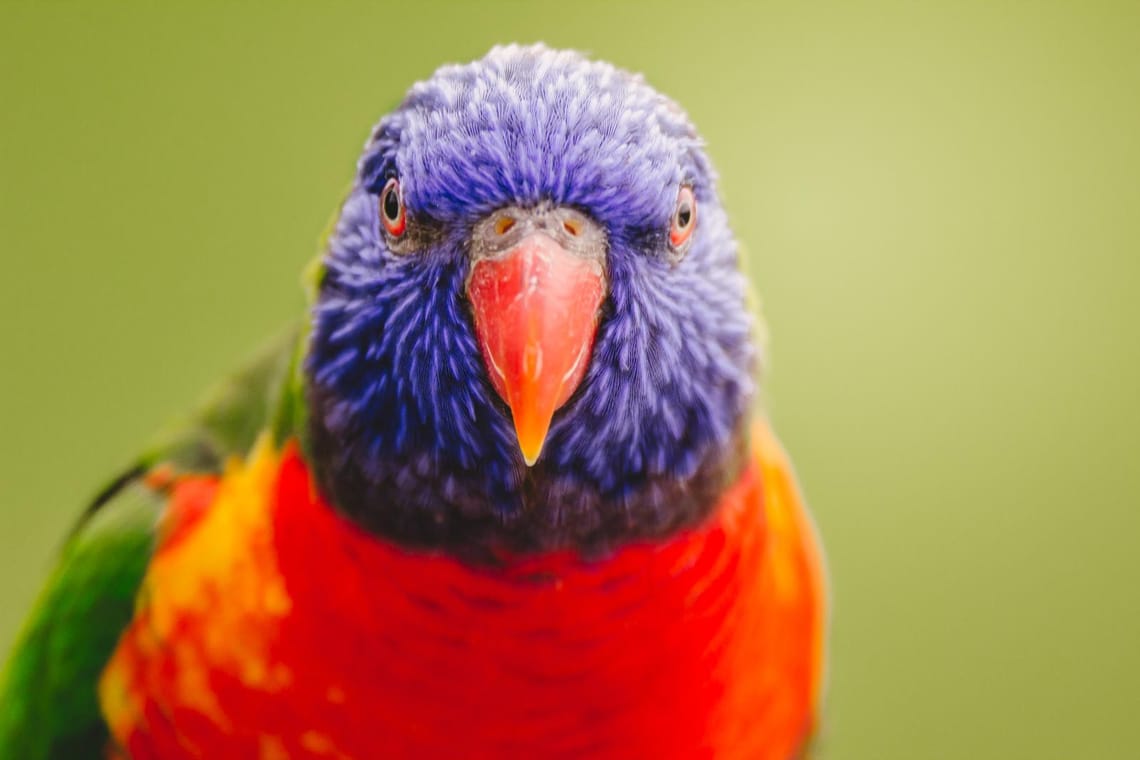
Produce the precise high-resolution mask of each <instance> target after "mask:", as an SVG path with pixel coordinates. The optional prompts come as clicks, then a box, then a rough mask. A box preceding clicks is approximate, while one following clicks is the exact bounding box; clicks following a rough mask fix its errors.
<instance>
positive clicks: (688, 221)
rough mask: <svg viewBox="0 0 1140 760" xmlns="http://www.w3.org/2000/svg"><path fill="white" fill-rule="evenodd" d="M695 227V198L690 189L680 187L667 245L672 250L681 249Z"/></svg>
mask: <svg viewBox="0 0 1140 760" xmlns="http://www.w3.org/2000/svg"><path fill="white" fill-rule="evenodd" d="M696 226H697V198H696V196H695V195H693V189H692V188H691V187H688V186H686V187H682V188H681V190H680V191H679V192H678V193H677V208H676V209H675V210H674V211H673V223H672V225H671V226H670V228H669V245H671V246H673V248H674V249H679V248H683V247H684V246H685V244H686V243H688V242H689V238H690V237H691V236H692V234H693V229H694V228H695V227H696Z"/></svg>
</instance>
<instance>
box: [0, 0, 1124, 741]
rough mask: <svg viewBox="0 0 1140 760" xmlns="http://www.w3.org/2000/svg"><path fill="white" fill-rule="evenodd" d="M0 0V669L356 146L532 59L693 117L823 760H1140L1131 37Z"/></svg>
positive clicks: (765, 10) (722, 15)
mask: <svg viewBox="0 0 1140 760" xmlns="http://www.w3.org/2000/svg"><path fill="white" fill-rule="evenodd" d="M87 5H88V4H81V3H55V4H42V5H33V4H31V3H28V4H22V3H15V4H13V3H11V2H7V3H5V4H4V5H3V6H2V7H0V137H2V139H0V257H2V259H0V261H2V268H0V316H2V319H0V391H2V392H0V429H2V432H3V435H2V437H0V650H2V649H6V646H7V644H8V643H9V642H10V641H11V639H12V637H13V636H14V634H15V628H16V626H17V625H18V622H19V619H20V617H21V616H22V614H23V612H24V610H25V609H26V608H27V606H28V605H29V603H30V602H31V600H32V598H33V596H34V594H35V591H36V588H37V586H38V583H39V582H40V579H41V578H42V577H43V575H44V572H45V570H46V568H47V567H48V566H49V563H50V561H51V556H52V552H53V550H54V547H55V546H56V545H57V544H58V540H59V537H60V535H61V534H62V533H63V531H64V530H65V529H66V527H67V526H68V524H69V522H70V520H71V519H72V516H73V515H74V514H75V512H76V510H77V508H78V507H79V506H80V504H81V503H82V502H83V500H84V499H85V498H87V497H88V496H89V495H90V494H91V493H92V491H93V490H94V489H95V487H96V486H98V485H99V484H100V483H101V480H102V479H103V478H104V477H105V476H106V475H107V474H108V473H110V472H112V471H113V470H114V469H115V468H116V467H117V466H119V465H121V464H123V463H124V462H126V461H127V459H128V457H130V456H131V454H132V453H133V452H135V451H136V450H137V448H138V447H139V445H140V444H141V443H143V442H144V441H145V440H146V439H147V438H148V436H149V435H150V434H151V433H152V432H153V431H154V430H155V428H156V427H158V426H159V425H161V424H162V423H164V422H165V421H167V420H169V418H170V417H171V416H172V415H173V414H175V413H177V412H178V411H179V410H181V409H184V408H185V407H186V406H187V405H188V404H189V403H191V402H192V401H193V400H194V399H195V397H196V396H197V394H198V393H199V392H200V391H201V390H202V389H203V388H204V387H205V386H206V385H207V384H208V383H209V382H210V381H211V379H212V378H215V377H216V376H218V375H219V374H220V373H222V372H223V370H225V369H226V368H227V367H229V366H231V365H233V364H235V363H236V362H238V361H239V360H240V359H241V358H242V357H243V356H244V355H245V353H246V352H247V351H248V350H250V349H251V348H253V347H255V346H256V345H257V344H258V342H259V341H260V340H261V339H262V338H263V337H264V336H266V335H267V334H269V333H271V332H272V331H273V330H274V329H275V328H276V327H277V326H278V325H279V324H281V323H282V322H283V321H284V320H285V319H287V318H288V317H289V316H290V315H293V314H295V313H296V312H297V310H298V309H299V308H301V305H302V297H301V295H300V288H299V285H298V283H299V277H298V272H299V270H300V269H301V268H302V266H303V265H304V264H305V262H306V261H307V260H308V259H309V257H310V256H311V255H312V254H313V252H314V250H315V241H316V239H317V236H318V234H319V232H320V231H321V229H322V228H323V227H324V225H325V223H326V221H327V220H328V218H329V215H330V213H331V212H332V211H333V209H334V208H335V206H336V205H337V202H338V200H339V198H340V195H341V193H342V191H343V190H344V189H345V187H346V185H347V182H348V180H349V177H350V174H351V172H352V169H353V165H354V161H355V158H356V155H357V151H358V149H359V148H360V146H361V145H362V144H363V142H364V139H365V137H366V136H367V133H368V130H369V127H370V125H371V124H372V123H373V122H374V121H375V120H376V119H377V118H378V117H379V116H380V115H381V114H382V113H383V112H385V111H386V110H387V109H388V108H389V107H391V106H392V105H394V104H395V103H396V102H397V100H398V99H399V98H400V96H401V95H402V93H403V91H404V89H405V88H406V87H407V85H409V84H410V83H411V82H412V81H413V80H415V79H418V78H422V77H424V76H427V75H429V74H430V73H431V71H432V70H433V68H434V67H435V66H437V65H438V64H440V63H443V62H447V61H453V60H467V59H471V58H474V57H477V56H479V55H481V54H482V53H483V52H485V50H486V49H487V48H488V47H489V46H490V45H491V44H493V43H495V42H506V41H512V40H520V41H533V40H536V39H541V40H545V41H547V42H549V43H551V44H554V45H560V46H573V47H577V48H581V49H584V50H587V51H590V52H591V53H593V54H595V55H597V56H600V57H603V58H607V59H610V60H612V61H614V62H616V63H618V64H619V65H622V66H624V67H627V68H631V69H636V70H640V71H643V72H645V73H646V74H647V76H648V78H649V80H650V81H651V82H652V83H653V84H655V85H656V86H658V87H659V88H661V89H662V90H664V91H665V92H667V93H669V94H670V95H672V96H673V97H675V98H676V99H677V100H678V101H680V102H681V103H682V104H684V105H685V107H686V108H687V109H689V111H690V113H691V115H692V116H693V118H694V119H695V121H696V122H697V124H698V126H699V127H700V128H701V130H702V132H703V134H704V137H705V138H706V140H707V142H708V146H709V150H710V151H711V153H712V156H713V158H714V160H715V161H716V163H717V165H718V167H719V169H720V172H721V175H722V188H723V192H724V195H725V197H726V200H727V204H728V207H729V210H730V212H731V213H732V218H733V220H734V224H735V227H736V229H737V231H738V232H739V234H740V236H741V238H742V239H743V240H744V241H745V244H746V246H747V250H748V252H749V259H750V260H749V262H748V263H749V267H750V271H751V273H752V274H753V277H754V279H755V281H756V283H757V286H758V289H759V291H760V293H761V294H762V296H763V299H764V303H765V311H766V313H767V316H768V318H769V322H770V326H771V333H772V342H771V362H770V365H769V368H768V373H767V375H768V376H767V397H768V399H769V402H770V405H771V408H772V409H773V415H774V417H775V421H776V425H777V428H778V430H779V431H780V433H781V435H782V437H783V438H784V441H785V442H786V444H787V446H788V448H789V449H790V451H791V453H792V455H793V457H794V459H795V461H796V462H797V465H798V469H799V473H800V476H801V479H802V481H803V485H804V487H805V489H806V492H807V495H808V497H809V499H810V501H811V503H812V505H813V507H814V510H815V513H816V515H817V518H818V521H819V523H820V526H821V529H822V533H823V536H824V538H825V540H826V543H827V549H828V554H829V556H830V565H831V576H832V583H833V587H834V588H833V594H834V599H835V614H834V621H833V628H832V638H831V641H832V649H831V655H832V657H831V679H830V681H831V684H830V697H829V709H828V715H829V718H828V721H827V727H826V732H825V736H824V746H825V748H826V750H827V754H826V756H827V757H828V758H832V759H833V760H842V759H849V758H868V759H870V760H881V759H888V758H907V759H911V760H913V759H914V758H1123V757H1134V756H1136V754H1137V753H1138V752H1140V720H1138V719H1137V715H1136V710H1137V707H1138V705H1140V695H1138V694H1137V690H1138V686H1137V684H1138V680H1140V601H1138V600H1140V594H1138V591H1137V581H1138V580H1140V558H1138V556H1137V555H1138V550H1140V499H1138V493H1140V487H1138V485H1140V484H1138V482H1137V481H1138V479H1140V475H1138V473H1140V464H1138V462H1137V458H1138V455H1140V446H1138V445H1137V432H1136V431H1137V429H1138V427H1140V402H1138V399H1137V394H1138V391H1140V344H1138V338H1140V335H1138V333H1140V304H1138V302H1137V298H1138V295H1140V294H1138V288H1137V285H1138V275H1140V263H1138V257H1140V250H1138V248H1140V246H1138V243H1140V103H1138V98H1140V52H1138V51H1140V23H1138V21H1140V12H1138V11H1132V10H1129V9H1128V8H1127V6H1125V5H1123V4H1122V5H1121V6H1119V7H1118V8H1113V7H1110V6H1108V5H1103V4H1090V3H1078V2H1073V3H1071V4H1069V5H1061V4H1055V3H1013V2H997V3H995V2H970V3H960V2H955V3H944V4H943V6H944V7H941V8H938V7H936V5H935V4H934V3H907V2H900V3H894V4H878V3H875V4H867V3H849V2H840V3H834V4H826V5H825V4H818V5H816V4H807V3H754V4H750V5H741V6H739V7H731V6H729V5H719V6H715V7H710V5H709V4H702V3H698V2H695V1H693V0H689V1H688V2H670V3H668V4H664V3H663V4H658V5H633V4H620V3H618V4H615V5H611V4H602V3H597V4H595V3H589V2H573V3H557V4H549V5H537V4H535V5H530V4H522V3H507V2H496V3H479V4H475V3H472V4H468V5H457V6H455V7H451V8H447V7H442V6H435V7H428V6H422V5H419V4H416V3H410V2H408V3H401V4H398V5H391V6H381V5H378V4H377V5H356V4H350V3H347V2H334V3H322V4H320V5H318V4H316V3H313V4H311V5H309V4H299V3H288V4H281V3H275V4H272V5H271V4H260V5H255V4H252V3H236V4H231V5H233V6H236V7H227V6H222V5H216V6H215V5H206V4H201V3H199V4H195V5H194V6H192V7H187V8H183V9H171V8H163V7H160V4H149V3H148V4H139V5H138V6H137V7H130V8H127V7H125V6H122V5H120V4H117V3H116V4H114V5H115V7H114V8H106V9H103V10H94V9H91V8H88V7H86V6H87Z"/></svg>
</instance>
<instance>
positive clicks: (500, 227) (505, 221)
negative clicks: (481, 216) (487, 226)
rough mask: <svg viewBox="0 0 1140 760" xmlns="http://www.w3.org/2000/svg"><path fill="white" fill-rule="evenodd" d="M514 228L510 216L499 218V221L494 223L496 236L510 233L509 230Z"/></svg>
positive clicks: (513, 222)
mask: <svg viewBox="0 0 1140 760" xmlns="http://www.w3.org/2000/svg"><path fill="white" fill-rule="evenodd" d="M514 226H515V219H514V217H511V216H503V217H500V218H499V220H498V221H497V222H495V234H496V235H506V234H507V233H508V232H510V231H511V228H512V227H514Z"/></svg>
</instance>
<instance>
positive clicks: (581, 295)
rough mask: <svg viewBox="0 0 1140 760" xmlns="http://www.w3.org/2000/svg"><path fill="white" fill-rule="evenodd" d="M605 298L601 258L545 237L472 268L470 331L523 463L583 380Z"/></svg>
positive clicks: (534, 454) (529, 238) (537, 235)
mask: <svg viewBox="0 0 1140 760" xmlns="http://www.w3.org/2000/svg"><path fill="white" fill-rule="evenodd" d="M604 295H605V276H604V273H603V268H602V262H601V260H600V258H598V257H596V256H595V257H591V256H583V255H578V254H576V253H570V252H568V251H567V250H566V249H565V248H564V247H563V246H562V245H560V244H559V243H558V242H556V241H555V240H554V238H553V237H551V236H550V235H548V234H546V233H545V232H532V233H530V234H527V235H526V236H525V237H523V238H522V239H521V240H518V242H516V243H514V245H512V246H511V247H510V248H508V249H506V250H505V251H503V252H502V253H501V254H499V255H495V256H492V257H486V258H479V259H477V260H476V261H475V263H474V264H473V269H472V271H471V276H470V279H469V281H468V283H467V296H468V298H469V299H470V301H471V305H472V307H473V308H474V313H475V332H476V335H477V337H478V339H479V345H480V347H481V349H482V352H483V361H484V362H485V363H486V365H487V374H488V375H489V376H490V379H491V383H492V385H494V386H495V390H496V391H498V393H499V395H500V396H501V397H502V398H503V400H504V401H505V402H506V403H507V406H509V407H510V409H511V415H512V416H513V417H514V423H515V432H516V434H517V435H518V441H519V448H520V449H522V455H523V459H525V460H526V463H527V465H533V464H534V463H535V462H536V461H538V457H539V454H541V453H542V445H543V443H544V442H545V441H546V434H547V432H548V431H549V430H550V421H551V419H552V418H553V417H554V412H555V411H556V410H557V409H558V408H559V407H561V406H562V405H563V404H565V403H566V401H567V399H569V398H570V396H571V395H572V394H573V393H574V390H575V389H576V388H577V387H578V384H579V383H581V381H582V377H583V376H584V375H585V374H586V368H587V367H588V366H589V363H590V351H591V349H592V348H593V345H594V336H595V334H596V333H597V328H598V310H599V308H600V307H601V304H602V299H603V298H604Z"/></svg>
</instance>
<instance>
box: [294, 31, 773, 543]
mask: <svg viewBox="0 0 1140 760" xmlns="http://www.w3.org/2000/svg"><path fill="white" fill-rule="evenodd" d="M324 263H325V271H324V275H323V278H322V282H321V286H320V290H319V297H318V300H317V303H316V305H315V307H314V313H313V332H312V338H311V345H310V348H309V355H308V359H307V364H306V370H307V381H308V400H309V405H310V443H311V446H310V449H311V453H312V457H313V464H314V467H315V468H316V471H317V475H318V478H319V482H320V484H321V487H322V488H323V490H324V491H325V493H326V495H327V496H328V497H329V499H330V500H331V501H332V502H333V503H334V504H336V505H337V507H338V508H339V509H341V510H343V511H344V512H345V513H347V514H349V515H350V516H352V517H353V518H354V519H356V520H357V521H359V522H360V523H361V524H363V525H364V526H365V527H367V528H369V529H372V530H374V531H376V532H378V533H380V534H382V535H385V536H388V537H391V538H393V539H396V540H399V541H402V542H404V543H407V544H409V545H417V546H442V547H449V548H453V549H455V550H457V551H463V550H471V551H479V550H483V549H489V550H491V551H494V550H496V549H497V548H500V547H501V548H505V549H508V550H513V551H520V550H522V551H526V550H542V549H550V548H556V547H567V546H569V547H576V548H579V549H583V550H591V551H597V550H604V549H606V548H608V547H611V546H613V545H615V544H618V543H620V542H622V541H626V540H630V539H633V538H639V537H651V536H660V535H665V534H668V533H670V532H672V531H675V530H677V529H679V528H681V527H683V526H686V525H690V524H692V523H694V522H695V521H697V520H699V519H700V518H701V517H703V516H704V515H705V514H707V512H708V511H709V510H710V509H711V508H712V506H713V505H714V504H715V502H716V499H717V497H718V496H719V494H720V493H721V491H722V490H723V488H724V487H725V486H726V485H727V484H728V483H729V482H730V481H731V479H732V478H733V477H734V476H735V474H736V473H737V472H738V471H739V467H740V464H741V451H742V449H743V440H742V439H743V436H744V431H745V429H746V417H747V414H748V408H749V404H750V400H751V397H752V395H753V379H752V369H753V364H754V361H755V350H754V347H753V343H752V338H751V327H752V325H751V318H750V316H749V313H748V311H747V309H746V307H745V290H746V286H745V280H744V278H743V276H742V275H741V274H740V272H739V268H738V262H737V249H736V243H735V241H734V239H733V236H732V233H731V231H730V229H729V227H728V223H727V221H726V218H725V213H724V210H723V209H722V207H721V204H720V201H719V199H718V197H717V193H716V187H715V177H714V174H713V171H712V168H711V166H710V165H709V161H708V158H707V157H706V155H705V153H704V151H703V148H702V144H701V141H700V139H699V138H698V136H697V133H696V131H695V130H694V128H693V126H692V124H691V123H690V122H689V120H688V118H687V116H686V115H685V113H684V112H683V111H682V110H681V109H680V108H679V107H678V106H677V105H676V104H675V103H673V102H672V101H670V100H669V99H667V98H665V97H664V96H662V95H660V94H659V93H657V92H656V91H655V90H653V89H652V88H651V87H650V86H649V85H648V84H646V83H645V81H644V80H643V79H642V78H641V77H639V76H634V75H631V74H629V73H626V72H624V71H621V70H619V69H617V68H614V67H613V66H611V65H609V64H607V63H602V62H596V61H590V60H588V59H586V58H584V57H583V56H581V55H579V54H577V53H573V52H566V51H555V50H551V49H549V48H546V47H544V46H541V45H536V46H529V47H520V46H513V45H512V46H507V47H498V48H495V49H493V50H492V51H491V52H490V53H489V54H488V55H487V56H486V57H485V58H483V59H481V60H479V61H476V62H474V63H470V64H467V65H461V66H446V67H443V68H441V69H439V70H438V71H437V72H436V73H435V74H434V75H433V76H432V77H431V78H430V79H428V80H427V81H424V82H421V83H419V84H416V85H415V86H414V87H412V89H411V91H410V92H409V93H408V95H407V97H406V98H405V99H404V101H403V103H402V104H401V105H400V106H399V107H398V108H397V109H396V110H395V111H394V112H393V113H391V114H389V115H388V116H386V117H385V118H384V119H383V120H381V122H380V123H379V125H378V126H377V127H376V128H375V129H374V131H373V133H372V136H371V139H370V140H369V141H368V143H367V145H366V146H365V150H364V154H363V156H362V157H361V159H360V162H359V165H358V171H357V174H356V178H355V182H354V185H353V188H352V190H351V192H350V193H349V196H348V198H347V200H346V201H345V203H344V206H343V208H342V210H341V214H340V217H339V220H338V223H337V225H336V228H335V231H334V233H333V235H332V236H331V239H330V242H329V247H328V251H327V253H326V256H325V262H324Z"/></svg>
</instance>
